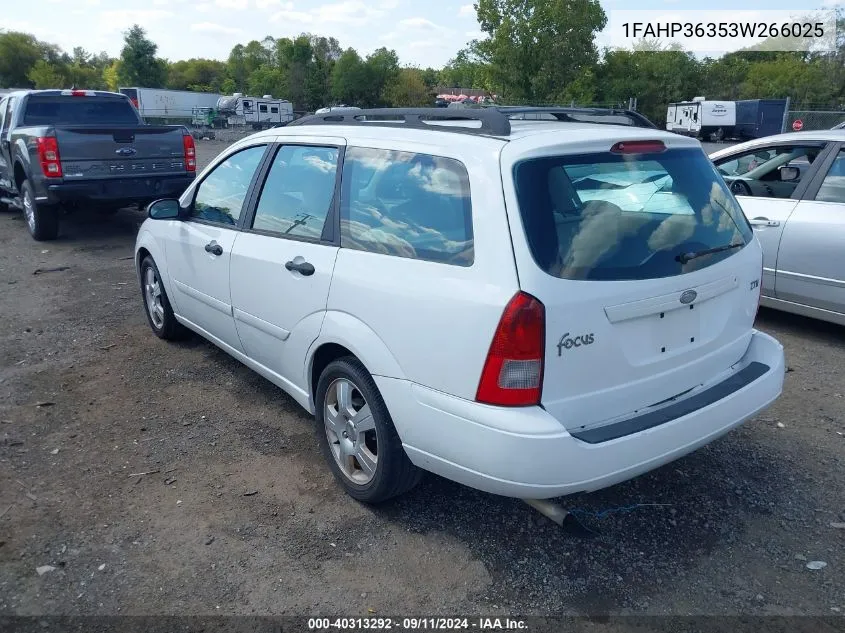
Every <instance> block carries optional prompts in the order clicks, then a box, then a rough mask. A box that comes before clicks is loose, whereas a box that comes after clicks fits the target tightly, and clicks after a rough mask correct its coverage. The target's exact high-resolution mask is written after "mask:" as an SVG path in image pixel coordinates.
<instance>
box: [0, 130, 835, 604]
mask: <svg viewBox="0 0 845 633" xmlns="http://www.w3.org/2000/svg"><path fill="white" fill-rule="evenodd" d="M198 146H199V151H200V155H201V158H202V159H204V160H208V159H210V157H211V156H213V155H214V154H215V153H216V152H217V151H219V150H220V149H221V148H222V146H223V144H222V143H219V142H208V141H202V142H199V143H198ZM141 220H142V215H141V214H140V213H137V212H132V211H126V212H122V213H121V214H118V215H117V216H114V217H112V218H109V219H106V220H102V219H101V218H96V217H85V216H78V217H76V218H74V219H72V220H69V221H68V222H67V223H66V224H65V225H64V229H63V233H62V236H61V238H60V239H59V240H58V241H56V242H53V243H44V244H38V243H35V242H33V241H32V240H31V239H30V238H29V236H28V235H27V233H26V230H25V227H24V223H23V221H22V219H21V217H20V215H19V214H17V213H15V214H12V213H4V214H0V313H1V314H2V315H3V318H2V320H0V341H2V344H0V514H1V515H2V516H0V615H4V614H5V615H11V614H22V615H23V614H118V613H122V614H161V613H167V614H306V613H308V614H315V613H321V614H342V615H366V614H367V613H368V609H374V610H375V611H376V613H380V614H398V615H402V614H407V613H409V612H412V613H416V614H425V615H431V614H444V615H450V614H455V613H457V612H461V613H465V614H471V613H483V614H492V613H518V614H531V613H534V614H580V613H591V614H596V613H602V614H607V613H636V614H646V613H647V614H738V613H743V614H797V615H803V614H814V615H828V616H829V615H835V614H837V613H840V614H842V613H845V575H843V570H844V569H845V547H843V545H845V529H842V528H841V526H840V527H838V528H837V527H834V526H833V525H832V524H837V523H842V522H845V468H843V466H845V437H843V432H845V422H843V420H845V379H843V372H842V368H843V366H845V329H843V328H840V327H834V326H829V325H825V324H823V323H819V322H816V321H811V320H808V319H802V318H797V317H790V316H787V315H783V314H778V313H774V312H768V311H764V312H763V313H762V314H761V317H760V321H759V326H760V327H761V328H762V329H763V330H765V331H767V332H769V333H772V334H774V335H775V336H776V337H777V338H778V339H780V340H781V341H782V342H783V344H784V345H785V346H786V350H787V355H788V363H789V367H790V371H789V373H788V374H787V376H786V386H785V392H784V395H783V397H782V398H781V399H780V401H779V402H778V403H776V404H775V406H773V407H772V408H771V409H770V410H769V411H767V412H766V413H765V414H764V415H762V416H761V417H759V418H757V419H755V420H753V421H751V422H750V423H748V424H747V425H745V426H744V427H743V428H741V429H740V430H738V431H736V432H734V433H732V434H731V435H729V436H728V437H726V438H725V439H723V440H721V441H718V442H716V443H715V444H713V445H711V446H709V447H707V448H705V449H703V450H700V451H698V452H696V453H694V454H692V455H690V456H688V457H686V458H684V459H682V460H680V461H678V462H676V463H673V464H670V465H668V466H666V467H664V468H662V469H660V470H658V471H656V472H654V473H651V474H649V475H646V476H643V477H640V478H639V479H636V480H634V481H631V482H629V483H626V484H623V485H619V486H616V487H614V488H611V489H609V490H605V491H602V492H598V493H595V494H589V495H580V496H578V497H576V498H570V499H566V500H564V503H565V504H566V505H567V506H570V507H576V508H579V509H580V510H581V512H582V514H581V516H583V517H584V518H585V520H587V521H589V522H590V523H591V524H592V525H593V526H595V527H596V528H598V529H599V530H600V531H601V537H600V538H596V539H578V538H574V537H572V536H569V535H566V534H564V533H562V532H561V531H560V530H559V529H558V528H557V527H556V526H554V525H552V524H551V523H549V522H548V521H546V520H545V519H541V518H540V517H539V515H537V514H536V513H535V512H534V511H533V510H531V509H530V508H529V507H527V506H526V505H524V504H522V503H521V502H519V501H516V500H510V499H503V498H497V497H493V496H490V495H486V494H482V493H479V492H474V491H472V490H469V489H467V488H463V487H461V486H459V485H456V484H452V483H450V482H448V481H445V480H442V479H439V478H437V477H434V476H428V477H427V478H426V479H425V480H424V482H423V484H422V485H421V486H420V487H419V488H418V489H416V490H415V491H414V492H412V493H411V494H409V495H407V496H406V497H404V498H402V499H400V500H398V501H396V502H393V503H390V504H387V505H385V506H383V507H379V508H370V507H365V506H362V505H359V504H358V503H355V502H353V501H352V500H351V499H349V498H348V497H346V496H345V495H344V494H342V493H341V492H340V490H339V488H338V486H336V485H335V483H334V481H333V480H332V478H331V475H330V473H329V470H328V468H327V466H325V465H324V463H323V461H322V458H321V456H320V455H319V453H318V450H317V445H316V441H315V435H314V431H313V424H312V420H311V419H310V418H309V417H308V416H307V415H306V414H305V413H304V412H303V411H302V410H300V409H299V408H298V407H297V405H295V404H294V403H293V401H292V400H291V399H290V398H288V397H287V396H286V395H284V394H283V393H282V392H281V391H279V390H278V389H276V388H275V387H273V386H272V385H271V384H270V383H268V382H266V381H265V380H263V379H262V378H260V377H258V376H257V375H256V374H254V373H252V372H250V371H249V370H248V369H246V368H245V367H243V366H241V365H240V364H238V363H237V362H236V361H234V360H232V359H230V358H229V357H228V356H226V355H225V354H224V353H223V352H220V351H218V350H217V349H216V348H215V347H213V346H212V345H210V344H208V343H205V342H204V341H202V340H200V339H199V338H194V339H193V340H190V341H188V342H185V343H181V344H168V343H164V342H162V341H159V340H158V339H157V338H155V337H154V336H153V335H152V334H151V333H150V331H149V328H148V326H147V323H146V321H145V319H144V315H143V312H142V306H141V299H140V294H139V291H138V288H137V283H136V280H135V276H134V271H133V268H132V261H131V256H132V246H133V241H134V237H135V233H136V231H137V227H138V224H139V223H140V222H141ZM61 267H68V268H67V269H63V270H58V269H59V268H61ZM39 269H40V270H42V271H44V272H43V273H39V274H35V273H36V272H37V271H38V270H39ZM136 473H150V474H142V475H137V474H136ZM636 504H660V505H644V506H638V507H637V506H636ZM614 510H616V511H614ZM809 561H824V562H825V563H827V566H826V567H825V568H824V569H821V570H817V571H811V570H809V569H807V567H806V565H807V563H808V562H809ZM43 565H50V566H53V567H55V570H53V571H49V572H47V573H45V574H44V575H41V576H39V574H38V573H37V572H36V568H38V567H40V566H43Z"/></svg>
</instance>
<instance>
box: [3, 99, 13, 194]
mask: <svg viewBox="0 0 845 633" xmlns="http://www.w3.org/2000/svg"><path fill="white" fill-rule="evenodd" d="M13 100H14V97H6V98H5V99H0V189H5V190H6V191H11V190H12V181H13V178H12V176H13V168H12V156H11V144H10V142H9V128H10V127H11V123H12V101H13Z"/></svg>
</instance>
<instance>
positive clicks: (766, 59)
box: [0, 0, 845, 122]
mask: <svg viewBox="0 0 845 633" xmlns="http://www.w3.org/2000/svg"><path fill="white" fill-rule="evenodd" d="M476 9H477V14H478V20H479V23H480V24H481V28H482V30H483V31H484V38H483V39H479V40H474V41H472V42H469V43H468V45H467V46H466V47H465V48H464V49H462V50H460V51H458V52H457V54H456V55H455V57H454V58H453V59H451V60H450V61H449V62H448V63H447V64H446V66H445V67H444V68H442V69H436V68H426V69H418V68H409V67H402V66H400V64H399V59H398V56H397V55H396V52H395V51H393V50H389V49H386V48H379V49H377V50H375V51H374V52H373V53H371V54H370V55H368V56H367V57H366V58H363V57H362V56H361V55H360V54H359V53H358V52H357V51H355V50H354V49H351V48H348V49H346V50H344V49H342V48H341V45H340V43H339V42H338V41H337V40H336V39H335V38H330V37H328V38H327V37H322V36H318V35H313V34H310V33H303V34H301V35H299V36H297V37H293V38H287V37H285V38H278V39H277V38H274V37H269V36H268V37H265V38H264V39H263V40H253V41H251V42H247V43H244V44H238V45H237V46H235V47H234V48H233V49H232V50H231V52H230V53H229V56H228V59H227V60H226V61H225V62H223V61H216V60H209V59H188V60H181V61H176V62H173V63H168V62H166V61H165V60H162V59H160V58H158V57H156V55H157V53H158V47H157V46H156V44H155V43H154V42H152V41H151V40H149V39H148V38H147V36H146V33H145V32H144V29H142V28H141V27H139V26H137V25H135V26H133V27H132V28H131V29H129V31H127V32H126V33H125V45H124V47H123V50H122V51H121V56H120V59H111V58H109V56H108V55H107V54H105V53H100V54H97V55H94V54H92V53H90V52H89V51H86V50H85V49H84V48H81V47H77V48H74V49H73V51H72V52H71V53H70V54H68V53H65V52H63V51H62V50H60V49H59V48H58V47H57V46H54V45H52V44H49V43H46V42H41V41H39V40H38V39H36V38H35V37H33V36H32V35H30V34H27V33H18V32H2V31H0V87H38V88H61V87H72V86H73V87H78V88H100V89H103V88H106V89H109V90H117V89H118V87H119V86H120V85H126V86H133V85H136V86H144V87H164V86H166V87H168V88H172V89H178V90H196V91H204V92H221V93H223V94H231V93H233V92H243V93H246V94H250V95H253V96H261V95H265V94H270V95H273V96H274V97H279V98H285V99H289V100H290V101H292V102H293V104H294V109H295V110H297V111H307V110H311V111H313V110H315V109H317V108H320V107H323V106H327V105H333V104H338V103H346V104H349V105H357V106H361V107H371V106H383V105H396V106H418V105H428V104H431V102H432V96H433V92H434V90H435V89H436V88H438V87H446V88H481V89H485V90H487V91H489V92H491V93H493V94H497V95H498V96H499V97H500V99H501V100H502V101H504V102H509V103H534V104H542V103H560V104H569V103H576V104H580V105H591V104H604V105H612V104H616V105H622V104H627V103H628V100H629V99H630V98H635V99H637V103H638V108H639V110H641V111H642V112H643V113H644V114H645V115H646V116H648V117H649V118H650V119H652V120H653V121H656V122H660V121H662V120H663V118H664V116H665V112H666V104H667V103H669V102H671V101H680V100H685V99H690V98H692V97H694V96H698V95H704V96H706V97H707V98H710V99H733V100H735V99H753V98H783V97H787V96H788V97H791V98H792V101H793V103H794V104H802V105H805V106H806V105H813V106H822V107H837V106H838V107H843V106H845V22H843V20H842V19H841V16H840V20H839V22H840V24H839V29H840V33H841V34H842V35H841V36H840V39H839V42H838V50H837V51H836V52H834V53H823V54H820V53H797V52H796V53H784V52H776V51H767V50H744V51H739V52H736V53H731V54H728V55H724V56H723V57H720V58H718V59H711V58H706V59H703V60H699V59H698V58H696V57H695V56H693V55H692V54H690V53H687V52H685V51H683V50H681V49H680V48H678V47H669V48H664V47H661V46H660V45H659V44H656V43H655V42H653V41H647V40H643V41H641V42H639V43H638V44H637V45H636V46H635V47H634V50H605V51H603V54H602V55H601V56H599V54H598V51H597V50H596V47H595V35H596V33H597V32H598V31H599V30H601V29H602V28H603V27H604V25H605V23H606V17H605V14H604V11H603V10H602V8H601V6H600V4H599V2H598V0H478V2H477V4H476ZM760 48H765V46H764V47H760Z"/></svg>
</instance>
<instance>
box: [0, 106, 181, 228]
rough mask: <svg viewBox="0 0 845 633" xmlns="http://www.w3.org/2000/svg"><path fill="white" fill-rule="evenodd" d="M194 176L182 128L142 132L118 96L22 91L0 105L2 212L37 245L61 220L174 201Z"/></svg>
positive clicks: (149, 127)
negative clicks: (77, 211) (10, 210)
mask: <svg viewBox="0 0 845 633" xmlns="http://www.w3.org/2000/svg"><path fill="white" fill-rule="evenodd" d="M195 175H196V150H195V147H194V140H193V138H192V137H191V136H190V134H189V133H188V130H187V128H185V127H183V126H178V125H145V124H144V122H143V121H142V120H141V117H140V115H139V114H138V111H137V110H136V109H135V107H134V106H133V105H132V103H131V102H130V101H129V99H128V98H127V97H126V96H125V95H122V94H117V93H113V92H101V91H94V90H26V91H18V92H12V93H9V94H7V95H5V96H3V98H2V99H0V206H11V207H18V208H20V209H22V210H23V212H24V215H25V217H26V223H27V227H28V228H29V232H30V233H31V234H32V237H33V238H35V239H36V240H51V239H55V238H56V237H57V236H58V233H59V217H60V215H61V213H62V212H66V211H70V210H72V209H74V208H78V207H80V206H85V207H91V208H96V209H99V210H102V211H106V212H109V211H115V210H117V209H120V208H122V207H125V206H128V205H133V204H138V205H144V204H147V203H148V202H150V201H152V200H155V199H156V198H172V197H178V196H179V195H180V194H181V193H182V192H183V191H184V190H185V188H186V187H187V186H188V185H189V184H190V183H191V182H192V181H193V179H194V177H195Z"/></svg>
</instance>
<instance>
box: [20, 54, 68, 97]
mask: <svg viewBox="0 0 845 633" xmlns="http://www.w3.org/2000/svg"><path fill="white" fill-rule="evenodd" d="M28 78H29V81H30V82H32V84H33V87H35V88H36V89H39V90H41V89H43V88H64V87H65V83H64V82H65V79H64V77H63V76H62V75H61V74H60V73H59V71H58V70H57V68H56V66H54V65H53V64H51V63H49V62H47V61H44V60H43V59H39V60H38V61H37V62H35V66H33V67H32V70H30V71H29V75H28Z"/></svg>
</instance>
